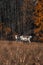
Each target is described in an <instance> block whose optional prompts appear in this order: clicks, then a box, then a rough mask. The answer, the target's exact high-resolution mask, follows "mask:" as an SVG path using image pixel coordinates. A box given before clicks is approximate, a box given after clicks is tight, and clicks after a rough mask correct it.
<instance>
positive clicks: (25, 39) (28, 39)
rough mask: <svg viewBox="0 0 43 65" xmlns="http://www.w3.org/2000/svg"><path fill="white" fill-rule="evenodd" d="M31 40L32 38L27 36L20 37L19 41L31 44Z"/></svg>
mask: <svg viewBox="0 0 43 65" xmlns="http://www.w3.org/2000/svg"><path fill="white" fill-rule="evenodd" d="M31 38H32V36H29V37H24V36H20V39H21V40H22V41H29V43H31V41H30V39H31Z"/></svg>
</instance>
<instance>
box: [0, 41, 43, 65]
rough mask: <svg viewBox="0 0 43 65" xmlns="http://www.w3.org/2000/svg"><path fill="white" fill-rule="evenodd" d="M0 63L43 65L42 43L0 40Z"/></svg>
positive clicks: (4, 64) (8, 64)
mask: <svg viewBox="0 0 43 65" xmlns="http://www.w3.org/2000/svg"><path fill="white" fill-rule="evenodd" d="M0 65H43V43H33V42H32V43H31V44H29V43H23V42H16V41H13V42H12V41H10V42H9V41H0Z"/></svg>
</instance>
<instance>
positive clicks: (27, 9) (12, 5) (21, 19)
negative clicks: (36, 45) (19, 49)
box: [0, 0, 38, 38]
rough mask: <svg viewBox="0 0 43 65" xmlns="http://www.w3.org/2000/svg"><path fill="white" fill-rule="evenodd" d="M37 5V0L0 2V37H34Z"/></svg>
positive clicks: (2, 0) (6, 0)
mask: <svg viewBox="0 0 43 65" xmlns="http://www.w3.org/2000/svg"><path fill="white" fill-rule="evenodd" d="M37 3H38V0H0V37H2V36H4V37H5V38H6V37H7V36H8V37H9V36H10V37H11V36H13V34H20V35H22V34H23V35H32V36H34V33H35V31H34V29H35V27H36V25H35V21H36V19H35V18H36V17H37V12H36V14H34V12H35V11H36V10H37ZM35 7H36V8H35ZM35 16H36V17H35ZM34 17H35V18H34ZM35 34H36V33H35ZM6 35H7V36H6Z"/></svg>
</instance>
